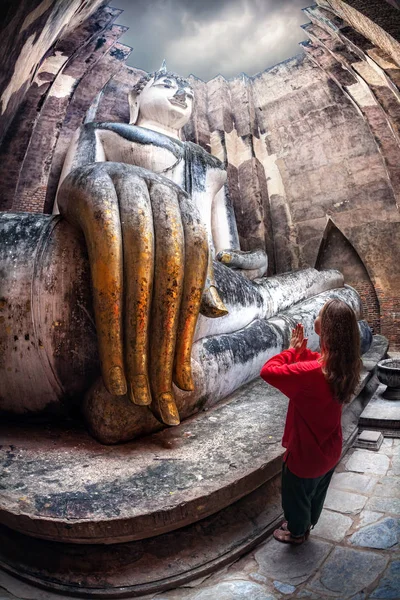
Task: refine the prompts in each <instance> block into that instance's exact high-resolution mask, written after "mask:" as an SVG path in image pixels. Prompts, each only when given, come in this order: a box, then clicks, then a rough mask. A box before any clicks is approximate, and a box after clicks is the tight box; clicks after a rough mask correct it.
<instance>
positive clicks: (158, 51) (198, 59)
mask: <svg viewBox="0 0 400 600" xmlns="http://www.w3.org/2000/svg"><path fill="white" fill-rule="evenodd" d="M310 4H311V2H310V1H308V2H307V1H304V0H279V1H276V0H193V1H190V2H189V0H134V1H132V0H114V1H113V2H111V5H113V6H115V7H116V8H121V9H123V10H124V12H123V13H122V15H121V16H120V17H118V19H117V23H119V24H120V25H126V26H128V27H129V31H128V32H127V33H126V34H124V35H123V36H122V38H121V39H120V41H121V42H123V43H125V44H128V45H129V46H132V47H133V52H132V54H131V56H130V58H129V59H128V64H129V65H131V66H133V67H138V68H140V69H144V70H145V71H153V70H155V69H158V67H159V66H160V64H161V61H162V59H163V58H166V60H167V66H168V68H169V69H170V70H173V71H176V72H177V73H179V74H181V75H189V74H190V73H193V74H194V75H196V76H197V77H200V78H201V79H204V80H209V79H211V78H212V77H214V76H215V75H218V74H219V73H220V74H222V75H224V76H225V77H227V78H228V77H233V76H235V75H238V74H239V73H241V72H244V73H247V74H248V75H254V74H255V73H257V72H259V71H263V70H264V69H266V68H267V67H270V66H272V65H274V64H277V63H278V62H281V61H283V60H285V59H287V58H289V57H291V56H295V55H296V54H298V53H299V52H300V49H299V47H298V44H299V42H300V41H302V40H304V39H306V37H305V35H304V33H303V31H302V29H301V28H300V25H301V24H302V23H305V22H307V19H306V18H305V16H304V14H303V13H302V11H301V8H304V7H306V6H309V5H310Z"/></svg>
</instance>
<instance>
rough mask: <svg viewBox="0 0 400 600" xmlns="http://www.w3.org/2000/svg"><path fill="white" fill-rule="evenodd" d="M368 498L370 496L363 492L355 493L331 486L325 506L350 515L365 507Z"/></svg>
mask: <svg viewBox="0 0 400 600" xmlns="http://www.w3.org/2000/svg"><path fill="white" fill-rule="evenodd" d="M367 500H368V498H367V497H366V496H362V495H361V494H353V493H352V492H344V491H342V490H336V489H335V488H329V489H328V493H327V495H326V500H325V508H330V509H331V510H335V511H337V512H342V513H346V514H349V515H356V514H358V513H359V512H360V511H361V510H362V508H364V505H365V503H366V502H367Z"/></svg>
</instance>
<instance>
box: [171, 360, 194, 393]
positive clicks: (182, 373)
mask: <svg viewBox="0 0 400 600" xmlns="http://www.w3.org/2000/svg"><path fill="white" fill-rule="evenodd" d="M174 383H175V385H176V386H177V387H178V388H179V389H180V390H183V391H184V392H193V390H194V382H193V377H192V369H191V367H190V365H182V366H181V367H180V368H178V369H175V373H174Z"/></svg>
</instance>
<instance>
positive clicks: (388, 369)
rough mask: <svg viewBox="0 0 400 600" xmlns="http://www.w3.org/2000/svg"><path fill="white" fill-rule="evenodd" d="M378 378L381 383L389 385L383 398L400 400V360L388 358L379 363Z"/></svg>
mask: <svg viewBox="0 0 400 600" xmlns="http://www.w3.org/2000/svg"><path fill="white" fill-rule="evenodd" d="M377 376H378V379H379V381H380V382H381V383H384V384H385V385H387V388H386V390H385V391H384V393H383V394H382V397H383V398H386V400H400V359H399V358H387V359H386V360H381V361H380V362H378V365H377Z"/></svg>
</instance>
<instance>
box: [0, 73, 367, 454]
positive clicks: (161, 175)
mask: <svg viewBox="0 0 400 600" xmlns="http://www.w3.org/2000/svg"><path fill="white" fill-rule="evenodd" d="M193 102H194V97H193V90H192V89H191V87H190V84H189V82H188V81H187V80H185V79H183V78H181V77H179V76H177V75H176V74H174V73H170V72H168V71H167V69H166V66H165V64H163V66H162V68H161V69H160V70H159V71H157V72H155V73H152V74H149V75H146V76H145V77H143V78H142V79H141V80H140V81H139V82H138V83H137V84H136V85H135V86H134V88H133V89H132V91H131V93H130V97H129V103H130V112H131V116H130V123H129V124H121V123H88V124H85V125H83V126H82V127H81V128H80V129H79V130H78V131H77V132H76V134H75V135H74V137H73V139H72V141H71V145H70V148H69V150H68V153H67V156H66V159H65V164H64V168H63V171H62V174H61V178H60V183H59V187H58V192H57V199H56V203H55V207H54V216H47V215H10V214H8V215H3V216H2V217H1V218H0V229H1V230H2V232H3V237H2V239H4V240H5V239H7V240H8V241H6V242H5V244H4V245H3V250H2V255H1V256H0V264H1V261H2V262H3V264H4V262H7V261H9V260H11V258H10V257H11V256H12V260H13V270H12V271H10V272H9V271H8V270H7V269H5V270H6V271H7V273H9V275H8V279H7V281H6V282H5V286H4V288H5V291H4V293H3V296H2V300H1V302H2V305H1V306H0V309H1V308H3V311H7V310H8V311H9V313H8V317H7V319H8V322H7V324H8V329H7V331H6V332H4V331H3V333H2V334H0V335H1V336H2V338H3V339H2V340H1V339H0V342H1V343H2V345H3V350H4V353H5V355H6V356H8V357H11V358H6V359H5V360H3V364H1V363H0V370H3V373H4V374H5V375H6V376H5V379H3V382H4V383H3V384H2V387H3V389H2V390H0V409H2V410H4V411H6V412H17V413H26V412H37V411H39V412H40V411H42V410H44V409H48V407H49V406H50V407H53V408H54V407H55V406H58V405H63V406H64V405H68V404H70V403H72V402H73V400H75V399H78V400H77V401H78V403H81V402H82V398H83V396H85V400H84V402H83V412H84V415H85V418H86V421H87V424H88V426H89V428H90V429H91V431H92V433H93V434H94V436H95V437H97V439H99V440H100V441H102V442H105V443H111V442H118V441H124V440H127V439H131V438H133V437H135V436H136V435H139V434H143V433H147V432H150V431H154V430H156V429H157V428H160V427H161V426H163V425H170V426H173V425H177V424H179V422H180V420H181V418H186V417H188V416H190V415H191V414H193V413H195V412H197V411H198V410H200V409H201V408H203V407H204V406H207V405H211V404H213V403H215V402H216V401H218V400H219V399H221V398H224V397H226V396H227V395H228V394H230V393H231V392H233V391H234V390H235V389H237V388H238V387H240V386H241V385H243V384H244V383H246V382H247V381H249V380H251V379H253V378H254V377H256V376H257V375H258V373H259V370H260V367H261V366H262V364H263V363H264V362H265V360H266V359H267V358H268V357H269V356H271V355H272V354H274V353H276V352H279V351H280V350H281V349H282V347H284V346H285V344H287V341H288V337H289V332H290V329H291V327H292V326H293V325H294V323H295V322H297V321H301V322H303V324H304V325H305V330H306V335H309V337H310V342H311V345H314V346H317V344H318V340H317V339H315V337H313V333H312V331H313V329H312V324H313V321H314V318H315V316H316V314H317V313H318V311H319V309H320V307H321V306H322V304H323V303H324V302H325V301H326V300H327V299H328V297H331V296H332V295H339V296H340V297H341V298H342V299H344V300H346V301H347V302H349V303H350V304H351V305H352V306H353V308H354V309H355V310H356V311H357V313H359V314H360V312H361V304H360V299H359V297H358V295H357V293H356V292H355V291H354V290H352V289H351V288H348V287H344V284H343V278H342V276H341V274H340V273H338V272H337V271H325V272H318V271H316V270H315V269H305V270H303V271H298V272H294V273H288V274H283V275H278V276H275V277H270V278H267V277H263V275H264V274H265V272H266V270H267V257H266V255H265V253H264V252H263V251H262V250H257V251H253V252H242V251H241V250H240V245H239V236H238V232H237V227H236V221H235V215H234V211H233V208H232V205H231V203H230V199H229V193H228V190H227V186H226V171H225V168H224V165H223V164H222V163H221V162H220V161H219V160H218V159H217V158H215V157H213V156H212V155H210V154H209V153H207V152H206V151H205V150H204V149H202V148H201V147H199V146H197V145H196V144H193V143H191V142H184V141H182V140H181V137H180V132H181V129H182V127H183V126H184V125H185V124H186V123H187V122H188V120H189V118H190V116H191V112H192V108H193ZM55 215H58V216H55ZM21 240H24V241H23V242H22V243H20V244H19V245H18V242H21ZM10 253H11V254H10ZM86 253H87V254H86ZM46 265H47V267H48V271H46V270H45V268H44V266H46ZM30 271H32V272H33V275H32V274H30ZM50 271H51V273H52V275H49V273H50ZM21 274H22V275H21ZM24 277H25V278H26V281H27V282H26V285H25V284H24V285H22V284H21V281H22V280H23V278H24ZM89 277H90V280H91V282H90V281H89ZM50 279H51V282H49V283H46V282H47V281H48V280H49V281H50ZM24 281H25V280H24ZM7 282H8V283H7ZM16 282H18V284H17V283H16ZM38 282H39V283H38ZM39 288H40V289H39ZM16 295H18V303H17V304H18V306H19V307H23V308H21V310H20V309H18V311H19V312H18V311H16V310H15V306H16V298H15V296H16ZM24 295H25V296H26V298H25V296H24ZM40 303H42V304H40ZM38 304H40V307H39V308H38ZM35 311H36V312H35ZM17 313H18V314H17ZM78 313H79V316H77V315H78ZM0 314H1V313H0ZM60 314H61V315H63V316H62V317H60ZM10 315H11V316H10ZM18 319H20V320H19V321H18ZM3 321H6V315H5V314H4V315H3ZM14 321H16V324H17V323H20V329H19V331H20V332H19V333H18V332H17V333H16V332H15V327H13V324H14ZM28 321H29V327H31V330H32V332H33V333H32V334H31V335H32V338H31V339H30V338H29V334H28V333H24V328H25V329H27V328H28ZM21 323H23V324H24V325H21ZM50 323H51V326H50ZM32 324H33V325H32ZM94 330H95V331H94ZM364 330H365V331H367V328H365V327H364ZM40 332H42V333H40ZM21 335H22V336H23V337H24V339H25V341H30V342H31V343H32V344H33V346H32V347H31V346H29V349H30V348H32V349H31V350H30V353H29V360H28V359H27V356H26V355H27V354H28V353H27V352H26V351H24V352H19V346H18V344H19V343H20V341H21V340H20V336H21ZM27 336H28V339H27ZM57 336H58V337H57ZM16 338H17V339H16ZM47 338H49V339H50V340H51V341H48V342H45V341H44V339H47ZM57 340H58V342H57ZM71 340H73V341H71ZM57 344H58V345H57ZM25 350H26V348H25ZM44 355H45V356H44ZM27 360H28V363H29V364H28V366H29V365H31V367H29V368H24V365H25V366H26V365H27ZM41 370H42V371H43V377H42V376H41V375H40V372H41ZM30 373H31V374H30ZM0 375H1V373H0ZM29 377H30V378H31V380H30V381H29ZM44 388H46V389H44ZM27 390H29V392H28V393H27ZM16 397H18V398H19V401H18V402H15V398H16ZM22 397H23V398H24V400H21V398H22Z"/></svg>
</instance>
